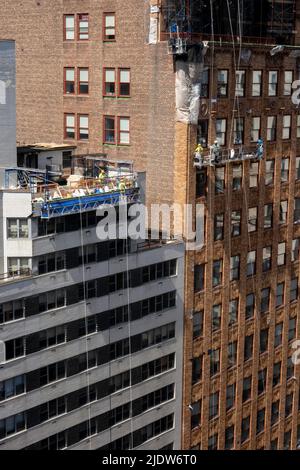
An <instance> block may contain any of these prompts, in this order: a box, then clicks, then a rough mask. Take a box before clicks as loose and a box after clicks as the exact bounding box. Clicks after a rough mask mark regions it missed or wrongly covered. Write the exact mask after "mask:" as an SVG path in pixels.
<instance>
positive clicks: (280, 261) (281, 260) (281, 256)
mask: <svg viewBox="0 0 300 470" xmlns="http://www.w3.org/2000/svg"><path fill="white" fill-rule="evenodd" d="M285 257H286V243H285V242H283V243H279V245H278V255H277V265H278V266H284V265H285Z"/></svg>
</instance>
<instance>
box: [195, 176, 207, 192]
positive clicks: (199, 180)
mask: <svg viewBox="0 0 300 470" xmlns="http://www.w3.org/2000/svg"><path fill="white" fill-rule="evenodd" d="M206 190H207V173H206V170H201V171H199V170H197V173H196V197H204V196H206Z"/></svg>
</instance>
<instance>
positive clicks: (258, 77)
mask: <svg viewBox="0 0 300 470" xmlns="http://www.w3.org/2000/svg"><path fill="white" fill-rule="evenodd" d="M261 91H262V71H261V70H253V73H252V96H261Z"/></svg>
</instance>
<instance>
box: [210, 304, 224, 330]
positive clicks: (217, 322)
mask: <svg viewBox="0 0 300 470" xmlns="http://www.w3.org/2000/svg"><path fill="white" fill-rule="evenodd" d="M221 311H222V306H221V305H214V306H213V308H212V331H217V330H219V329H220V328H221Z"/></svg>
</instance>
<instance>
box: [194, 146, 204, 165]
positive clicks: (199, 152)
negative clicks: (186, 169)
mask: <svg viewBox="0 0 300 470" xmlns="http://www.w3.org/2000/svg"><path fill="white" fill-rule="evenodd" d="M194 166H196V167H198V168H202V166H203V147H202V145H201V144H200V143H199V144H198V145H197V147H196V148H195V155H194Z"/></svg>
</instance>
